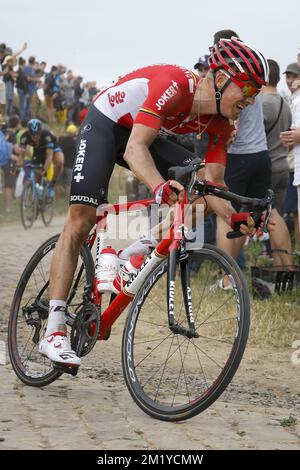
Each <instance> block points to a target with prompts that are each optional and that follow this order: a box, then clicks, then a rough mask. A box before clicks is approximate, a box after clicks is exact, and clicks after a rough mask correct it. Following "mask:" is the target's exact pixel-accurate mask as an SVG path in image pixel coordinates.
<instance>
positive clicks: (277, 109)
mask: <svg viewBox="0 0 300 470" xmlns="http://www.w3.org/2000/svg"><path fill="white" fill-rule="evenodd" d="M268 63H269V68H270V78H269V85H268V86H266V87H263V113H264V125H265V130H266V136H267V144H268V150H269V155H270V157H271V163H272V173H271V188H272V189H273V191H274V194H275V199H274V209H273V212H272V217H273V219H276V232H277V235H276V237H275V242H276V243H277V245H275V244H274V237H271V248H272V249H275V250H276V249H280V250H286V251H287V253H291V251H292V245H291V239H290V234H289V231H288V228H287V226H286V223H285V222H284V220H283V218H282V215H283V207H284V201H285V197H286V192H287V187H288V182H289V172H290V170H289V165H288V161H287V154H288V148H287V147H285V146H284V145H283V144H282V142H281V140H280V133H281V132H283V131H285V130H287V129H289V127H290V126H291V122H292V115H291V110H290V107H289V105H288V104H287V103H286V102H285V101H284V99H283V98H282V97H281V96H280V95H279V93H278V91H277V85H278V83H279V81H280V68H279V65H278V63H277V62H275V60H272V59H269V60H268ZM279 253H280V252H276V251H273V252H272V256H273V260H274V265H275V266H276V265H280V264H282V262H284V263H285V264H293V262H292V258H287V259H281V258H282V256H280V255H279Z"/></svg>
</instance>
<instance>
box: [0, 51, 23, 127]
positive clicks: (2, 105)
mask: <svg viewBox="0 0 300 470" xmlns="http://www.w3.org/2000/svg"><path fill="white" fill-rule="evenodd" d="M25 49H27V43H26V42H25V43H24V44H23V46H22V47H21V49H20V50H19V51H17V52H15V53H13V51H12V49H11V48H10V47H7V46H6V44H4V43H2V44H0V114H1V115H2V116H3V118H5V116H6V87H5V83H4V81H3V76H4V71H3V63H4V60H5V58H6V56H8V55H10V56H12V57H13V59H14V60H15V59H16V57H17V56H18V55H20V54H21V53H22V52H24V51H25Z"/></svg>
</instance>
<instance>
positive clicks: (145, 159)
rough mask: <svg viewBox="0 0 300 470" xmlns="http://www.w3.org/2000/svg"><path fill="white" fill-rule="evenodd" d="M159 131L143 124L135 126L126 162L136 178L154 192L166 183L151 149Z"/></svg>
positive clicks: (126, 154)
mask: <svg viewBox="0 0 300 470" xmlns="http://www.w3.org/2000/svg"><path fill="white" fill-rule="evenodd" d="M157 134H158V131H157V130H156V129H152V128H151V127H147V126H144V125H143V124H135V125H134V126H133V128H132V131H131V134H130V137H129V140H128V143H127V146H126V150H125V153H124V160H125V161H126V163H127V164H128V166H129V168H130V169H131V171H132V172H133V173H134V174H135V175H136V177H137V178H138V179H139V180H140V181H142V182H143V183H145V184H146V186H148V188H149V189H151V191H153V190H154V189H155V188H156V186H158V185H159V184H160V183H162V182H163V181H164V179H163V177H162V176H161V175H160V173H159V172H158V170H157V169H156V166H155V163H154V161H153V159H152V156H151V154H150V151H149V147H150V145H151V144H152V142H153V141H154V139H155V137H156V136H157Z"/></svg>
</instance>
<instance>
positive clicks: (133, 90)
mask: <svg viewBox="0 0 300 470" xmlns="http://www.w3.org/2000/svg"><path fill="white" fill-rule="evenodd" d="M209 65H210V71H209V72H208V74H207V76H206V77H205V78H202V79H200V78H199V77H198V76H196V75H195V74H194V73H193V72H191V71H189V70H187V69H185V68H184V67H179V66H176V65H153V66H149V67H145V68H142V69H139V70H136V71H134V72H132V73H129V74H128V75H125V76H124V77H121V78H120V79H119V80H118V81H117V82H116V83H115V84H113V85H111V86H109V87H108V88H106V89H105V90H102V91H101V92H100V93H99V94H98V95H97V96H96V97H95V99H94V101H93V104H92V106H91V107H90V110H89V113H88V115H87V116H86V118H85V120H84V122H83V123H82V125H81V128H80V130H79V132H78V137H77V154H76V158H75V164H74V168H73V175H72V185H71V195H70V207H69V211H68V215H67V219H66V223H65V226H64V229H63V232H62V234H61V236H60V239H59V241H58V243H57V246H56V248H55V252H54V255H53V259H52V265H51V274H50V307H49V318H48V326H47V330H46V334H45V338H44V339H43V340H42V341H41V342H40V345H39V351H40V353H41V354H43V355H45V356H47V357H48V358H49V359H51V360H52V361H55V362H58V363H60V364H62V365H68V366H78V365H79V364H80V358H79V357H77V355H76V353H75V352H74V351H72V350H71V346H70V343H69V340H68V339H67V336H66V326H65V311H66V298H67V295H68V292H69V289H70V287H71V283H72V279H73V275H74V271H75V269H76V266H77V260H78V254H79V250H80V246H81V244H82V242H83V241H84V240H85V239H86V237H87V235H88V234H89V232H90V229H91V228H92V227H93V225H94V224H95V222H96V208H97V206H99V205H100V204H101V203H103V202H104V201H105V198H106V194H107V188H108V184H109V180H110V176H111V174H112V171H113V167H114V165H115V163H118V164H119V165H122V166H125V167H129V168H130V169H131V170H132V172H133V173H134V174H135V175H136V176H137V177H138V179H140V180H141V181H142V182H144V183H145V184H146V185H147V186H148V188H149V189H150V190H151V191H152V192H153V194H154V197H155V200H156V202H157V203H161V202H165V203H167V204H169V205H171V204H173V203H174V202H176V200H178V199H181V198H182V195H183V187H182V185H181V184H180V183H178V182H176V181H172V180H168V169H169V168H170V167H171V166H175V165H181V166H182V165H184V164H185V163H186V162H189V161H190V160H191V158H193V155H192V154H191V152H189V151H188V150H187V149H185V148H183V147H181V146H179V145H177V144H175V143H173V142H171V141H168V140H166V139H164V138H163V137H162V136H159V133H160V131H165V132H169V133H175V134H184V133H190V132H197V133H198V134H199V136H201V134H203V133H204V132H206V133H208V134H209V143H208V150H207V154H206V167H205V178H206V179H207V180H210V181H213V182H216V183H220V184H224V170H225V165H226V142H227V141H228V140H229V138H230V135H231V133H232V131H233V126H232V125H231V123H230V121H229V120H236V119H237V118H238V117H239V114H240V112H241V110H242V109H244V108H245V107H246V106H248V105H251V104H253V103H254V100H255V96H256V95H257V94H258V93H259V91H260V89H261V87H262V85H265V84H266V83H267V82H268V64H267V61H266V59H265V58H264V56H263V55H262V54H261V53H260V52H259V51H257V50H256V49H254V48H253V47H251V46H249V45H247V44H245V43H244V42H242V41H240V40H238V39H237V38H234V37H232V38H231V40H228V39H221V40H220V41H219V42H218V44H216V45H215V46H214V47H213V48H212V50H211V55H210V58H209ZM174 190H175V191H174ZM178 192H179V194H178ZM206 201H207V203H208V204H209V206H210V209H211V210H213V211H214V212H216V213H217V214H219V215H220V216H221V217H222V218H223V219H224V220H226V222H227V223H229V224H230V223H231V224H232V225H234V224H235V222H236V219H237V218H238V219H239V220H242V221H243V224H242V226H241V229H240V230H241V232H242V233H243V234H244V235H253V234H254V232H255V228H254V221H253V219H252V218H251V217H250V216H249V214H247V213H245V214H242V215H241V214H238V217H237V215H236V212H235V210H234V209H233V207H232V206H231V204H230V203H229V202H226V201H225V200H223V199H219V198H214V197H212V196H210V197H207V198H206Z"/></svg>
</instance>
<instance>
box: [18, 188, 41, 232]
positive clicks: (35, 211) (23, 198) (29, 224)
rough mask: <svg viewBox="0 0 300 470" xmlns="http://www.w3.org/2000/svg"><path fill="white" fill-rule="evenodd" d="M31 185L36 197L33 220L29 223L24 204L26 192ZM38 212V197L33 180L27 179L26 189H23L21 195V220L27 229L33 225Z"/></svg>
mask: <svg viewBox="0 0 300 470" xmlns="http://www.w3.org/2000/svg"><path fill="white" fill-rule="evenodd" d="M29 187H30V188H31V191H32V197H34V210H33V214H32V218H31V221H30V222H29V223H28V221H27V220H26V216H25V214H24V205H23V203H24V200H25V197H26V192H27V190H28V188H29ZM36 214H37V199H36V196H35V192H34V190H33V184H32V182H31V181H27V182H26V183H25V185H24V189H23V192H22V195H21V201H20V215H21V222H22V225H23V227H24V228H25V230H27V229H29V228H31V227H32V225H33V222H34V221H35V219H36Z"/></svg>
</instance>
